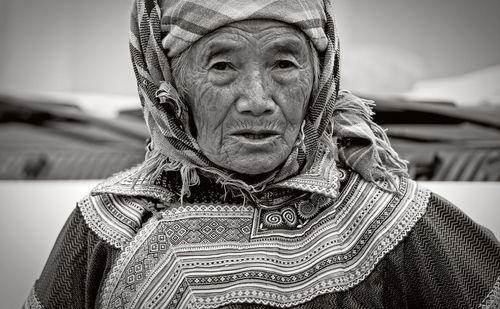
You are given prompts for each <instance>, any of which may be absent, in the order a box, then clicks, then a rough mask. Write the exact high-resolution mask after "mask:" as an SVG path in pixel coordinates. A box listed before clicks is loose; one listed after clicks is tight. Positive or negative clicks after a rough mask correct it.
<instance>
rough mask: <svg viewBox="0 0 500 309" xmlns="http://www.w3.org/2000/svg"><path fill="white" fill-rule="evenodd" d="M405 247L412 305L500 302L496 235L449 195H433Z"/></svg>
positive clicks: (490, 305)
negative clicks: (462, 208)
mask: <svg viewBox="0 0 500 309" xmlns="http://www.w3.org/2000/svg"><path fill="white" fill-rule="evenodd" d="M401 250H402V251H403V256H404V262H403V267H402V269H401V270H402V272H403V273H404V274H403V277H404V280H403V281H404V282H405V286H406V288H405V290H406V293H405V294H406V295H407V297H408V298H407V304H408V305H409V307H412V308H478V307H479V306H483V307H484V308H499V307H500V245H499V243H498V241H497V239H496V238H495V237H494V236H493V234H492V233H491V232H490V231H488V230H486V229H484V228H483V227H482V226H480V225H478V224H476V223H475V222H473V221H472V220H471V219H470V218H469V217H468V216H467V215H465V214H464V213H463V212H462V211H460V210H459V209H458V208H456V207H455V206H454V205H452V204H451V203H450V202H448V201H446V200H445V199H443V198H441V197H439V196H437V195H433V196H431V199H430V201H429V205H428V209H427V212H426V214H425V215H424V216H423V218H422V219H421V220H420V221H419V222H418V223H417V224H416V225H415V227H414V228H413V230H412V232H411V233H410V234H409V235H408V238H407V239H406V240H405V241H404V242H403V243H402V247H401Z"/></svg>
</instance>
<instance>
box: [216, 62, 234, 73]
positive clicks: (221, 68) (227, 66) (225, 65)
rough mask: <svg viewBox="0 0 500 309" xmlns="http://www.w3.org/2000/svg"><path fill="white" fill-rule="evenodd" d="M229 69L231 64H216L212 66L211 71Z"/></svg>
mask: <svg viewBox="0 0 500 309" xmlns="http://www.w3.org/2000/svg"><path fill="white" fill-rule="evenodd" d="M230 68H231V64H230V63H229V62H222V61H221V62H217V63H215V64H214V65H213V66H212V69H214V70H217V71H225V70H229V69H230Z"/></svg>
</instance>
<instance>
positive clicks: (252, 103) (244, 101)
mask: <svg viewBox="0 0 500 309" xmlns="http://www.w3.org/2000/svg"><path fill="white" fill-rule="evenodd" d="M262 75H263V74H261V73H260V72H259V71H258V70H255V71H253V72H251V73H249V74H248V75H247V76H246V78H244V79H243V80H242V81H241V84H240V89H239V91H241V93H240V96H239V98H238V101H237V102H236V110H237V111H238V112H239V113H242V114H249V115H253V116H261V115H267V114H273V113H274V111H275V110H276V107H277V106H276V103H275V102H274V101H273V99H272V97H271V95H270V93H271V91H270V90H271V89H269V87H270V85H269V84H268V83H267V82H266V81H265V80H264V77H263V76H262Z"/></svg>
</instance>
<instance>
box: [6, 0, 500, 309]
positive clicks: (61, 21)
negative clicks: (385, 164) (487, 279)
mask: <svg viewBox="0 0 500 309" xmlns="http://www.w3.org/2000/svg"><path fill="white" fill-rule="evenodd" d="M333 2H334V5H335V14H336V18H337V26H338V29H339V34H340V39H341V52H342V56H341V59H342V63H341V67H342V78H341V86H342V88H346V89H350V90H351V91H352V92H354V93H355V94H358V95H360V96H362V97H365V98H370V99H374V100H375V101H376V103H377V106H376V109H375V112H376V114H375V120H376V121H377V122H379V123H381V124H382V125H383V126H384V127H385V128H387V129H388V134H389V136H390V138H391V142H392V144H393V145H394V147H395V148H396V149H397V150H398V152H399V153H400V154H401V155H402V156H403V157H404V158H406V159H408V160H409V161H410V173H411V175H412V177H413V178H415V179H417V180H419V181H421V183H422V184H423V185H425V186H427V187H429V188H431V189H432V190H434V191H436V192H438V193H440V194H442V195H444V196H445V197H446V198H448V199H450V200H451V201H452V202H455V203H457V204H458V205H459V206H460V207H461V208H462V209H463V210H464V211H465V212H466V213H467V214H469V215H470V216H471V217H472V218H473V219H475V220H476V221H477V222H479V223H481V224H483V225H485V226H486V227H488V228H490V229H491V230H492V231H493V232H494V233H495V234H496V235H497V237H498V235H500V224H499V223H498V218H500V210H499V206H498V200H499V199H500V193H499V192H500V185H499V184H500V183H499V181H500V37H499V33H500V18H498V12H500V1H498V0H479V1H475V2H471V1H465V0H438V1H436V0H418V1H417V0H378V1H371V0H357V1H349V0H335V1H333ZM130 6H131V4H130V1H123V0H107V1H97V0H87V1H76V0H43V1H34V0H0V198H1V199H2V201H3V203H2V206H1V210H2V212H3V214H4V215H3V216H2V222H1V224H0V232H1V233H2V235H10V234H13V235H16V237H13V238H10V237H2V238H1V239H2V240H1V241H0V242H1V243H0V248H1V249H2V260H3V261H2V262H1V263H0V268H1V269H0V272H1V273H2V278H3V279H2V280H1V281H0V300H1V305H2V306H1V307H2V308H11V307H19V306H20V304H21V302H22V300H23V299H24V297H25V296H26V295H27V293H28V290H29V288H30V287H31V284H32V283H33V281H34V280H35V279H36V278H37V277H38V275H39V272H40V270H41V267H43V265H44V263H45V260H46V258H47V255H48V253H49V252H50V249H51V246H52V244H53V242H54V240H55V237H56V236H57V234H58V232H59V230H60V228H61V226H62V224H63V223H64V221H65V218H66V217H67V215H68V214H69V213H70V212H71V210H72V209H73V208H74V205H75V204H74V203H75V201H76V200H78V199H79V198H81V197H82V196H83V194H86V193H87V192H88V191H89V190H90V188H92V186H94V185H95V184H96V183H98V182H99V180H100V179H103V178H106V177H108V176H109V175H111V174H113V173H116V172H118V171H120V170H123V169H125V168H127V167H130V166H132V165H134V164H137V163H139V162H140V161H141V160H142V159H143V157H144V146H145V141H146V138H147V137H148V134H147V130H146V128H145V125H144V124H143V120H142V115H141V112H140V109H139V106H140V103H139V100H138V97H137V93H136V86H135V77H134V75H133V71H132V66H131V62H130V56H129V51H128V28H129V10H130Z"/></svg>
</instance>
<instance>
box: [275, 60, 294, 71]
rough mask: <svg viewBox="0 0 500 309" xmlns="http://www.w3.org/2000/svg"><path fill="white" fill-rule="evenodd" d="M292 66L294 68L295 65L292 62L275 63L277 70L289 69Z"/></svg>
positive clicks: (280, 61) (279, 61) (281, 61)
mask: <svg viewBox="0 0 500 309" xmlns="http://www.w3.org/2000/svg"><path fill="white" fill-rule="evenodd" d="M294 66H295V64H294V63H293V62H291V61H290V60H278V61H277V62H276V67H277V68H278V69H289V68H292V67H294Z"/></svg>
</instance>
